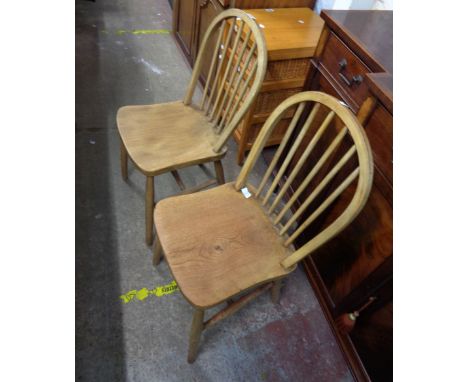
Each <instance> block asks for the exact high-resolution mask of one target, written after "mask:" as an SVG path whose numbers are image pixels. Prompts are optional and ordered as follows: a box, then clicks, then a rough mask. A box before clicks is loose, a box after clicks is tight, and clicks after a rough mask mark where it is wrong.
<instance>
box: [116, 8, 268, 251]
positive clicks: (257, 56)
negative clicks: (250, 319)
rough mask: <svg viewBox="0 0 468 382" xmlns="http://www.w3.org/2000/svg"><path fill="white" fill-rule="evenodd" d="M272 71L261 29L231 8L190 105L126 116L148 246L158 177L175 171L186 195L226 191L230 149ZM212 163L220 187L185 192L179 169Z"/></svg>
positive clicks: (215, 25) (134, 110)
mask: <svg viewBox="0 0 468 382" xmlns="http://www.w3.org/2000/svg"><path fill="white" fill-rule="evenodd" d="M213 42H215V45H214V49H213V50H212V49H211V47H212V46H213V45H212V44H213ZM205 60H209V62H210V66H209V73H208V76H207V79H206V84H205V88H204V91H203V96H202V99H201V102H200V103H199V104H197V105H195V104H194V99H193V98H194V92H195V88H196V86H197V84H198V81H199V79H200V74H201V70H202V66H203V63H204V62H205ZM266 65H267V51H266V47H265V39H264V36H263V33H262V32H261V30H260V28H259V27H258V25H257V24H256V22H255V21H254V20H252V19H251V18H250V17H249V16H248V15H247V14H246V13H245V12H243V11H241V10H238V9H229V10H226V11H224V12H222V13H221V14H219V15H218V16H217V17H215V18H214V20H213V21H212V22H211V24H210V25H209V27H208V29H207V31H206V33H205V36H204V37H203V41H202V44H201V47H200V52H199V54H198V56H197V60H196V63H195V67H194V69H193V73H192V77H191V80H190V84H189V86H188V89H187V92H186V94H185V97H184V100H183V101H176V102H169V103H164V104H154V105H140V106H124V107H122V108H120V109H119V111H118V113H117V126H118V130H119V133H120V137H121V156H120V160H121V172H122V177H123V179H124V180H127V178H128V169H127V163H128V157H130V159H131V160H132V161H133V163H134V164H135V165H136V167H137V168H138V169H139V170H140V171H141V172H142V173H143V174H144V175H146V243H147V244H148V245H151V243H152V241H153V209H154V199H155V196H154V177H155V176H156V175H160V174H162V173H165V172H168V171H171V173H172V175H173V176H174V178H175V180H176V181H177V184H178V185H179V187H180V188H181V189H182V192H183V193H190V192H195V191H198V190H200V189H202V188H205V187H208V186H210V185H212V184H214V183H216V182H217V183H218V184H223V183H224V172H223V167H222V163H221V159H222V157H223V156H224V155H225V154H226V147H225V146H226V142H227V140H228V139H229V137H230V136H231V135H232V133H233V131H234V129H235V128H236V127H237V125H238V123H239V122H240V120H241V119H242V118H243V117H244V115H245V113H246V112H247V110H248V109H249V107H250V105H251V104H252V102H253V100H254V99H255V97H256V95H257V94H258V92H259V90H260V87H261V85H262V83H263V79H264V76H265V72H266ZM206 162H214V165H215V172H216V180H214V179H211V180H209V181H207V182H205V183H203V184H201V185H198V186H195V187H194V188H192V189H185V185H184V184H183V182H182V180H181V178H180V176H179V174H178V172H177V169H180V168H183V167H187V166H192V165H196V164H198V165H200V166H202V164H203V163H206ZM202 167H203V166H202Z"/></svg>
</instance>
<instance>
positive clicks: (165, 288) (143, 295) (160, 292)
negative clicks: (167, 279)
mask: <svg viewBox="0 0 468 382" xmlns="http://www.w3.org/2000/svg"><path fill="white" fill-rule="evenodd" d="M178 290H179V287H178V286H177V283H176V282H175V280H174V281H172V282H171V283H169V284H167V285H162V286H158V287H156V288H154V289H151V290H150V289H147V288H141V289H140V290H136V289H134V290H131V291H129V292H127V293H125V294H123V295H121V296H120V298H121V299H122V302H123V303H124V304H128V303H129V302H130V301H132V300H133V299H134V298H135V297H136V298H137V300H140V301H143V300H146V299H147V298H148V297H149V296H150V295H154V296H156V297H162V296H165V295H166V294H171V293H174V292H176V291H178Z"/></svg>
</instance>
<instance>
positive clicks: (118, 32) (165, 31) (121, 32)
mask: <svg viewBox="0 0 468 382" xmlns="http://www.w3.org/2000/svg"><path fill="white" fill-rule="evenodd" d="M101 32H102V33H104V34H108V33H109V32H108V31H107V30H102V31H101ZM170 33H171V31H170V30H169V29H134V30H127V29H118V30H116V31H115V34H116V35H118V36H122V35H124V34H133V35H140V34H170Z"/></svg>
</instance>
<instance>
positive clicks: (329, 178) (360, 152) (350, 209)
mask: <svg viewBox="0 0 468 382" xmlns="http://www.w3.org/2000/svg"><path fill="white" fill-rule="evenodd" d="M308 103H310V104H313V105H314V106H313V107H312V110H311V111H310V112H307V113H306V112H305V111H304V110H306V105H307V104H308ZM293 108H296V111H295V112H294V114H293V116H292V119H291V122H290V124H289V126H288V128H287V130H286V132H285V133H284V137H283V139H282V141H281V143H280V145H279V146H278V149H277V150H276V153H275V155H274V157H273V159H272V161H271V163H270V165H269V167H268V169H267V170H266V172H265V174H264V177H263V179H262V181H261V183H260V185H259V186H258V188H257V190H256V192H255V197H256V198H258V199H259V201H260V200H261V203H262V205H263V206H264V207H265V211H266V213H267V214H268V215H269V217H270V219H271V222H272V224H274V225H275V226H276V227H277V228H278V229H279V233H280V235H283V236H284V243H283V245H285V246H289V245H291V244H292V243H293V242H294V240H295V239H296V238H297V237H298V236H299V235H300V234H301V233H302V232H303V231H304V230H305V229H306V228H307V227H309V226H310V225H311V223H312V222H313V221H315V220H316V219H317V218H318V216H319V215H320V214H321V213H322V212H323V211H325V210H326V209H327V208H328V207H329V206H330V205H331V204H332V203H333V202H335V200H337V198H338V197H339V196H340V195H341V194H342V193H343V192H344V190H346V189H347V188H348V187H349V186H350V185H351V184H352V183H353V182H354V180H355V179H358V181H357V186H356V188H355V192H354V195H353V198H352V200H351V201H350V202H349V204H348V205H347V206H346V208H345V209H344V211H343V212H342V213H341V215H339V216H338V217H337V218H336V219H334V220H333V221H332V222H331V223H330V224H329V225H328V226H327V227H326V228H325V229H322V230H321V231H320V232H319V233H318V234H316V235H315V236H314V237H313V238H311V239H310V240H308V241H307V242H306V243H305V244H304V245H302V246H301V247H300V248H299V249H297V250H296V251H295V252H294V253H292V254H291V255H290V256H288V257H287V258H286V259H285V260H283V261H282V263H281V265H282V266H283V267H285V268H289V267H291V266H293V265H295V264H296V263H298V262H299V261H301V260H302V259H303V258H304V257H306V256H308V255H310V254H311V253H312V252H313V251H315V250H316V249H317V248H319V247H320V246H321V245H323V244H325V243H326V242H327V241H329V240H330V239H332V238H333V237H335V236H336V235H337V234H338V233H340V232H341V231H342V230H343V229H344V228H346V227H347V226H348V225H349V224H350V223H351V222H352V221H353V220H354V218H355V217H356V216H357V215H358V214H359V212H360V211H361V210H362V208H363V207H364V205H365V203H366V201H367V199H368V197H369V193H370V190H371V188H372V180H373V169H374V166H373V159H372V152H371V148H370V145H369V141H368V139H367V136H366V134H365V132H364V130H363V128H362V126H361V125H360V123H359V121H358V120H357V118H356V117H355V115H354V114H353V113H352V112H351V111H350V110H349V109H348V108H347V107H346V106H344V105H343V104H342V103H341V102H340V101H339V100H337V99H336V98H334V97H332V96H331V95H328V94H325V93H322V92H316V91H308V92H302V93H298V94H295V95H293V96H291V97H289V98H288V99H286V100H285V101H283V102H282V103H281V104H280V105H279V106H278V107H277V108H276V109H275V110H274V111H273V113H272V114H271V115H270V116H269V118H268V119H267V121H266V122H265V124H264V125H263V127H262V129H261V130H260V132H259V134H258V136H257V139H256V140H255V142H254V145H253V147H252V150H251V151H250V154H249V156H248V157H247V160H246V162H245V164H244V166H243V167H242V169H241V172H240V174H239V176H238V178H237V180H236V183H235V188H236V189H237V190H240V189H241V188H243V187H245V185H246V184H247V178H248V176H249V174H250V173H251V171H252V169H253V167H254V165H255V163H256V162H257V160H258V157H259V155H260V153H261V151H262V150H263V148H264V146H265V144H266V142H267V141H268V138H269V137H270V135H271V134H272V132H273V131H274V129H275V127H276V126H277V124H278V123H279V122H280V121H281V120H282V119H283V118H284V116H285V113H287V112H288V111H290V110H291V109H293ZM309 109H310V108H309ZM324 109H326V110H327V113H325V114H326V115H325V117H324V118H323V121H320V120H319V118H318V116H319V115H324V113H323V110H324ZM320 112H322V113H320ZM300 120H302V121H303V124H302V126H301V127H300V129H298V128H296V126H298V125H297V124H298V122H299V121H300ZM332 125H333V126H335V127H336V126H338V128H337V129H332V128H331V127H330V126H332ZM311 126H316V127H317V128H316V129H315V128H314V129H311ZM313 130H315V131H313ZM330 130H332V131H330ZM335 130H338V133H337V134H336V136H335V134H333V135H332V138H333V137H334V138H333V139H332V142H331V143H330V144H329V145H328V147H326V148H325V150H324V152H323V153H321V155H319V156H317V157H316V160H315V161H313V163H312V164H311V163H310V160H309V158H310V156H311V154H313V153H314V149H315V152H316V151H317V148H318V147H319V145H317V143H318V142H319V141H320V139H322V140H323V139H324V137H325V136H330V133H331V132H334V131H335ZM312 133H313V134H312ZM327 134H328V135H327ZM346 136H348V138H350V139H351V141H352V145H351V147H350V148H349V149H348V150H347V151H346V153H345V154H344V155H343V156H341V158H337V159H338V160H337V163H336V164H335V165H334V166H333V167H332V166H331V165H329V166H328V167H326V164H327V163H329V162H330V160H331V159H332V158H336V157H337V155H336V153H337V151H338V150H339V149H340V146H342V143H343V141H344V139H345V137H346ZM299 147H305V149H304V150H303V151H302V152H298V151H297V149H298V148H299ZM341 148H343V147H341ZM288 150H289V151H288ZM355 156H357V162H358V165H357V167H356V168H354V170H352V171H351V173H350V174H349V175H347V176H346V178H345V179H344V180H343V181H342V182H341V183H340V184H339V185H338V186H337V187H336V189H334V190H333V189H332V187H331V185H333V184H334V183H333V179H334V178H335V183H336V178H337V175H338V174H339V175H341V176H342V175H343V172H348V171H346V170H347V169H349V167H350V160H351V158H352V157H355ZM297 157H299V159H298V160H297V162H296V163H294V162H293V161H292V159H293V158H297ZM355 159H356V158H355ZM310 165H311V166H312V168H311V169H309V167H305V166H310ZM330 167H332V168H331V169H330V170H329V171H328V169H329V168H330ZM325 169H326V170H327V171H324V170H325ZM275 171H276V174H275V176H273V173H274V172H275ZM323 172H326V174H323ZM299 173H301V174H305V175H304V179H303V180H302V182H301V183H300V185H299V186H298V187H297V188H296V189H295V190H294V191H293V193H292V195H289V197H288V198H287V199H286V198H285V199H286V200H285V201H284V202H285V204H284V206H282V205H281V202H283V200H282V198H283V197H284V196H286V194H287V191H288V190H290V189H291V188H290V186H291V184H293V181H294V180H295V178H296V176H297V175H298V174H299ZM319 174H322V175H323V177H322V178H320V179H318V180H317V178H318V177H319V176H318V175H319ZM339 179H341V178H339ZM312 180H314V182H315V183H313V184H314V188H313V190H312V191H310V194H307V193H305V192H304V191H305V190H307V189H310V186H311V185H312ZM268 182H271V185H270V187H269V188H268V187H266V186H267V183H268ZM282 182H283V184H281V183H282ZM275 190H277V192H275ZM323 192H327V194H328V193H329V196H328V197H326V198H325V199H324V200H323V201H321V200H320V201H318V200H317V199H318V196H319V195H322V194H321V193H323ZM262 194H264V195H263V196H262ZM300 196H301V198H299V197H300ZM262 198H263V199H262ZM270 199H273V200H272V201H271V202H270ZM313 201H315V202H316V203H317V202H320V205H318V206H315V205H314V204H312V202H313ZM310 207H314V209H313V211H312V212H311V211H309V210H310ZM308 208H309V210H308ZM293 209H294V210H293ZM288 213H290V214H292V216H291V217H287V214H288ZM307 214H308V215H309V216H308V217H307V216H306V215H307ZM283 222H284V224H283ZM294 225H297V227H295V228H294Z"/></svg>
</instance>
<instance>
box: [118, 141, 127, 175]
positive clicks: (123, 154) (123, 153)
mask: <svg viewBox="0 0 468 382" xmlns="http://www.w3.org/2000/svg"><path fill="white" fill-rule="evenodd" d="M120 172H121V173H122V179H123V180H125V181H127V179H128V153H127V149H126V148H125V146H124V144H123V142H122V141H120Z"/></svg>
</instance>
